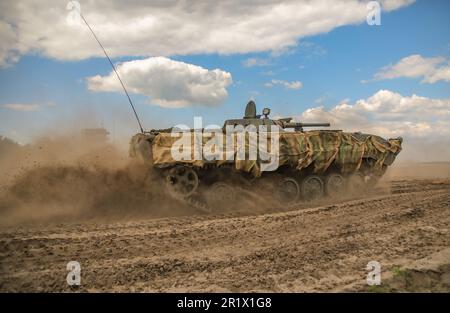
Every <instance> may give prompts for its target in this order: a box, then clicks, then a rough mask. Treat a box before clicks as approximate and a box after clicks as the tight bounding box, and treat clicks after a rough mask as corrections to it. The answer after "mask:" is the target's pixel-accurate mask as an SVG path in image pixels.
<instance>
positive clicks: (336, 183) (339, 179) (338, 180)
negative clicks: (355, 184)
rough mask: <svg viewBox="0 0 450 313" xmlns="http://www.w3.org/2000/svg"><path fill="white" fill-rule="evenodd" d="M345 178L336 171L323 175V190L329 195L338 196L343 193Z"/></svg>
mask: <svg viewBox="0 0 450 313" xmlns="http://www.w3.org/2000/svg"><path fill="white" fill-rule="evenodd" d="M345 188H346V185H345V179H344V177H343V176H342V175H340V174H337V173H330V174H328V175H327V176H326V177H325V192H326V194H327V196H329V197H333V198H335V197H339V196H342V195H343V194H344V193H345V191H346V190H345Z"/></svg>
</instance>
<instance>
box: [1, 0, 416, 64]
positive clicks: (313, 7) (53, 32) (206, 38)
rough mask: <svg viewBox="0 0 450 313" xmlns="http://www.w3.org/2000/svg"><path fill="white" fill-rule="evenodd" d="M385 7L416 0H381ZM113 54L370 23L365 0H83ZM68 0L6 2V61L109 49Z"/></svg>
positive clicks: (278, 46)
mask: <svg viewBox="0 0 450 313" xmlns="http://www.w3.org/2000/svg"><path fill="white" fill-rule="evenodd" d="M380 2H381V5H382V7H383V9H384V10H385V11H390V10H395V9H398V8H400V7H403V6H405V5H408V4H410V3H411V2H413V1H412V0H384V1H380ZM79 3H80V4H81V11H82V13H83V14H84V16H85V17H86V19H87V20H88V22H89V23H90V24H91V26H92V28H93V29H94V31H95V32H96V33H97V35H98V37H99V38H100V40H101V41H102V43H103V44H104V46H105V48H106V49H107V50H108V52H109V53H110V54H111V56H112V57H120V56H139V57H143V56H144V57H148V56H155V55H162V56H171V55H188V54H202V53H219V54H232V53H249V52H262V51H272V52H276V51H285V50H286V48H288V47H292V46H295V45H296V44H297V42H298V40H299V39H300V38H304V37H307V36H312V35H316V34H320V33H325V32H328V31H331V30H332V29H334V28H337V27H340V26H344V25H350V24H357V23H363V22H365V20H366V15H367V7H366V1H359V0H322V1H298V0H284V1H281V0H264V1H257V0H250V1H239V0H224V1H210V0H196V1H181V0H180V1H177V0H155V1H142V0H135V1H119V0H95V1H94V0H85V1H82V0H80V1H79ZM66 5H67V1H54V0H41V1H34V0H17V1H1V2H0V21H1V23H0V41H1V42H2V45H1V48H0V65H2V64H3V65H4V64H5V63H7V62H13V61H15V60H17V58H18V56H20V55H23V54H26V53H40V54H42V55H44V56H46V57H50V58H56V59H59V60H80V59H86V58H90V57H94V56H102V52H101V51H100V50H99V48H98V46H97V43H96V42H95V41H94V40H93V38H92V36H91V34H90V33H89V30H88V29H87V27H86V26H85V25H83V24H82V23H81V24H79V25H76V24H75V25H74V23H68V22H67V16H68V14H69V13H73V11H69V10H67V9H66Z"/></svg>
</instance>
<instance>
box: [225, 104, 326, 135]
mask: <svg viewBox="0 0 450 313" xmlns="http://www.w3.org/2000/svg"><path fill="white" fill-rule="evenodd" d="M269 114H270V109H269V108H264V109H263V111H262V115H257V114H256V104H255V102H254V101H249V102H248V103H247V106H246V107H245V114H244V117H243V118H242V119H232V120H226V121H225V124H224V128H225V127H226V126H228V125H231V126H237V125H242V126H244V127H245V126H248V125H254V126H256V127H258V126H260V125H266V126H270V125H277V126H279V127H281V128H282V129H290V128H293V129H294V130H296V131H303V128H304V127H329V126H330V123H298V122H291V121H292V117H287V118H280V119H276V120H272V119H270V118H269ZM261 116H262V117H261Z"/></svg>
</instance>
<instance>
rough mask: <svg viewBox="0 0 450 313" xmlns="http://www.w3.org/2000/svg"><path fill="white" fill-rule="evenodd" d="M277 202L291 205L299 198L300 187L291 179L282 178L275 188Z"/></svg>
mask: <svg viewBox="0 0 450 313" xmlns="http://www.w3.org/2000/svg"><path fill="white" fill-rule="evenodd" d="M276 188H277V197H278V200H279V201H280V202H281V203H283V204H292V203H295V202H297V201H298V199H299V198H300V186H299V185H298V183H297V181H296V180H295V179H294V178H292V177H284V178H282V179H281V180H280V181H279V182H278V184H277V186H276Z"/></svg>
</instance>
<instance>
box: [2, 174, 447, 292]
mask: <svg viewBox="0 0 450 313" xmlns="http://www.w3.org/2000/svg"><path fill="white" fill-rule="evenodd" d="M394 177H395V175H394ZM167 209H170V208H167ZM72 260H73V261H78V262H79V263H80V265H81V286H79V287H70V286H68V284H67V283H66V275H67V273H68V271H67V270H66V265H67V263H68V262H69V261H72ZM372 260H374V261H378V262H379V263H380V264H381V271H382V274H381V278H382V285H381V286H372V287H370V286H368V285H367V284H366V275H367V273H368V270H367V269H366V266H367V263H368V262H369V261H372ZM0 291H2V292H5V291H6V292H15V291H32V292H39V291H45V292H55V291H90V292H96V291H111V292H129V291H137V292H141V291H144V292H177V291H181V292H185V291H188V292H194V291H213V292H247V291H271V292H302V291H328V292H329V291H332V292H334V291H363V292H384V291H433V292H439V291H447V292H448V291H450V179H448V178H447V179H446V178H440V179H408V180H399V179H398V177H397V178H396V179H394V180H392V175H391V180H388V181H385V182H384V183H382V184H381V186H380V187H379V188H378V189H377V190H376V191H375V192H374V193H373V194H371V195H367V196H364V197H363V198H360V199H358V198H352V199H343V200H339V201H329V202H328V203H320V204H311V205H307V206H305V205H301V206H299V207H298V208H291V209H290V210H289V211H285V210H283V209H282V208H280V209H279V210H278V209H277V208H274V209H273V210H272V211H271V212H269V213H263V214H262V213H261V212H258V213H257V214H252V213H248V212H247V213H246V214H237V213H233V214H231V213H230V214H227V215H213V216H212V215H201V214H194V215H192V214H191V215H187V216H173V217H166V218H141V219H130V220H128V221H125V222H120V221H108V220H101V219H100V220H93V221H83V222H78V223H59V224H58V223H48V224H42V225H34V224H32V225H25V224H24V225H21V224H18V225H5V226H2V227H1V228H0Z"/></svg>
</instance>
